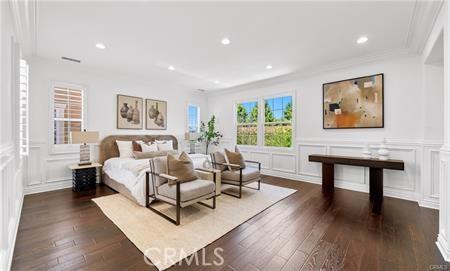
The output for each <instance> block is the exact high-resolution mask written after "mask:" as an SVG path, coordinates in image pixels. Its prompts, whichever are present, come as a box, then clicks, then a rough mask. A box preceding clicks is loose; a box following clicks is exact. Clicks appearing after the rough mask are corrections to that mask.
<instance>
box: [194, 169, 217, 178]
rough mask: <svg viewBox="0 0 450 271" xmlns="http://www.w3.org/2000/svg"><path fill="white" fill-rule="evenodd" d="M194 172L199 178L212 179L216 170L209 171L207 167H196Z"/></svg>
mask: <svg viewBox="0 0 450 271" xmlns="http://www.w3.org/2000/svg"><path fill="white" fill-rule="evenodd" d="M195 172H196V173H197V176H198V177H199V178H200V179H203V180H209V181H214V179H215V176H216V174H217V172H216V171H211V170H209V169H203V168H196V169H195Z"/></svg>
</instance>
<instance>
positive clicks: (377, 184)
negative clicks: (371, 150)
mask: <svg viewBox="0 0 450 271" xmlns="http://www.w3.org/2000/svg"><path fill="white" fill-rule="evenodd" d="M309 161H310V162H320V163H322V192H323V193H324V194H330V193H332V192H333V191H334V165H335V164H339V165H349V166H360V167H368V168H369V169H370V173H369V189H370V199H371V201H373V206H372V212H374V213H379V212H380V210H381V203H382V201H383V169H393V170H404V168H405V164H404V162H403V161H401V160H391V159H390V160H379V159H374V158H369V159H366V158H361V157H351V156H338V155H320V154H312V155H310V156H309Z"/></svg>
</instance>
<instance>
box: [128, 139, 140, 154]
mask: <svg viewBox="0 0 450 271" xmlns="http://www.w3.org/2000/svg"><path fill="white" fill-rule="evenodd" d="M131 144H132V145H133V152H135V151H142V147H141V143H139V142H138V141H134V140H133V141H131Z"/></svg>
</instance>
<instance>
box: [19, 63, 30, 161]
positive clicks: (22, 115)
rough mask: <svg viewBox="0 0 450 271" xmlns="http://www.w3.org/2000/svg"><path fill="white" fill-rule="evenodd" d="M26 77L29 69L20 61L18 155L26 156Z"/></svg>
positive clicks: (27, 139)
mask: <svg viewBox="0 0 450 271" xmlns="http://www.w3.org/2000/svg"><path fill="white" fill-rule="evenodd" d="M28 76H29V68H28V64H27V62H26V61H25V60H23V59H21V60H20V81H19V92H20V94H19V130H20V136H19V138H20V143H19V145H20V154H21V155H28V151H29V136H28Z"/></svg>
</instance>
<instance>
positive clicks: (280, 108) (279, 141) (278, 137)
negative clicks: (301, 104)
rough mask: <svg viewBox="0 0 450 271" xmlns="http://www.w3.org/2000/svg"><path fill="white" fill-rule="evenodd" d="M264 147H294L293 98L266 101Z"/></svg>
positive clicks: (285, 97)
mask: <svg viewBox="0 0 450 271" xmlns="http://www.w3.org/2000/svg"><path fill="white" fill-rule="evenodd" d="M264 146H270V147H291V146H292V96H284V97H276V98H271V99H265V100H264Z"/></svg>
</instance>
